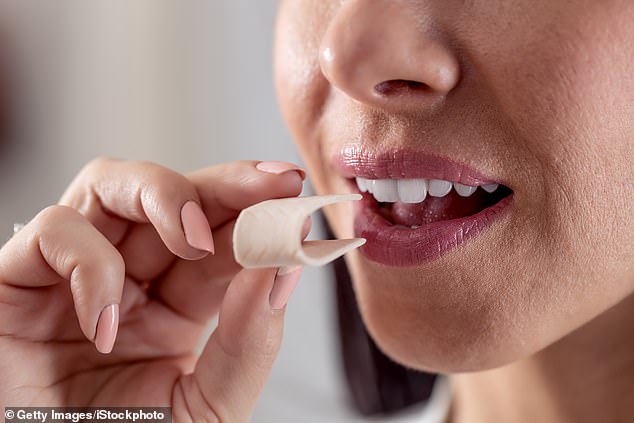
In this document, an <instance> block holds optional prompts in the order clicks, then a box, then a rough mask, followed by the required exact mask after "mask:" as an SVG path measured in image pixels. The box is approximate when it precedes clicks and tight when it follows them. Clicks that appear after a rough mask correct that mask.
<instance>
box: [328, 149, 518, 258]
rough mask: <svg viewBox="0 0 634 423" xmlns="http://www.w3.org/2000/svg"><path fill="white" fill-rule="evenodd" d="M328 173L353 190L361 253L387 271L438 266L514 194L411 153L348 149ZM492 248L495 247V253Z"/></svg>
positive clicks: (463, 169)
mask: <svg viewBox="0 0 634 423" xmlns="http://www.w3.org/2000/svg"><path fill="white" fill-rule="evenodd" d="M333 166H334V168H335V169H336V170H337V171H338V173H340V174H341V176H343V177H344V178H345V179H347V181H348V183H349V186H350V189H352V190H353V191H356V190H357V189H358V191H359V192H360V193H362V194H363V199H362V201H359V202H358V203H355V205H354V210H355V213H354V222H353V223H354V235H355V237H358V238H365V239H366V240H367V242H366V244H365V245H363V246H362V247H361V248H360V252H361V254H362V255H363V256H365V257H366V258H367V259H369V260H372V261H375V262H378V263H381V264H385V265H388V266H414V265H420V264H424V263H426V262H429V261H432V260H435V259H437V258H439V257H441V256H443V255H444V254H446V253H448V252H449V251H452V250H455V249H456V248H458V247H460V246H462V245H463V244H465V243H466V242H468V241H469V240H470V239H472V238H474V237H476V236H477V235H478V234H480V233H482V232H483V231H484V230H486V229H487V228H489V227H490V226H492V225H494V224H495V222H497V221H499V219H500V218H501V217H502V216H504V215H505V214H506V212H507V211H508V210H510V209H511V207H510V205H511V204H512V203H513V201H512V200H513V197H514V195H513V190H512V189H511V188H510V187H509V186H505V185H503V184H502V183H501V182H500V181H499V180H498V179H496V178H494V177H491V176H488V175H485V174H483V173H481V172H479V171H478V170H477V169H474V168H472V167H469V166H467V165H465V164H463V163H460V162H456V161H454V160H451V159H448V158H446V157H442V156H438V155H435V154H429V153H425V152H420V151H411V150H392V151H385V150H382V151H376V150H373V149H370V148H366V147H364V146H363V145H359V144H352V145H346V146H344V148H342V150H341V151H340V152H339V154H337V155H336V156H334V158H333ZM492 248H494V246H492Z"/></svg>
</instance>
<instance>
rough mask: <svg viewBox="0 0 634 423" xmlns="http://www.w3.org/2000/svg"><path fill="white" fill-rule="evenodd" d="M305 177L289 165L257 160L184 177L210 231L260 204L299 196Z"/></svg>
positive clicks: (299, 170) (301, 171) (238, 162)
mask: <svg viewBox="0 0 634 423" xmlns="http://www.w3.org/2000/svg"><path fill="white" fill-rule="evenodd" d="M304 177H305V173H304V171H303V170H302V169H301V168H300V167H298V166H297V165H294V164H292V163H285V162H259V161H236V162H232V163H228V164H226V165H223V166H214V167H211V168H207V169H202V170H198V171H195V172H192V173H190V174H188V175H187V178H188V179H189V180H190V181H191V183H192V184H193V185H194V186H195V187H196V191H197V192H198V195H199V197H200V202H201V205H202V208H203V211H204V212H205V214H206V215H207V219H208V220H209V224H210V226H211V227H212V228H215V227H218V226H221V225H224V224H225V223H227V222H229V221H230V220H232V219H235V217H236V216H237V215H238V214H239V213H240V211H241V210H242V209H245V208H247V207H249V206H252V205H253V204H256V203H259V202H261V201H265V200H270V199H273V198H286V197H296V196H298V195H299V194H300V193H301V192H302V182H303V180H304ZM217 181H222V183H218V182H217Z"/></svg>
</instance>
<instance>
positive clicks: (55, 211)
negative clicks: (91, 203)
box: [33, 205, 80, 232]
mask: <svg viewBox="0 0 634 423" xmlns="http://www.w3.org/2000/svg"><path fill="white" fill-rule="evenodd" d="M79 216H80V215H79V214H78V212H77V211H76V210H75V209H73V208H71V207H68V206H61V205H52V206H48V207H46V208H45V209H43V210H42V211H40V212H39V213H38V214H37V216H35V218H34V219H33V224H34V225H35V227H36V230H37V231H38V232H40V231H45V230H47V229H49V228H51V227H53V226H54V225H57V224H60V223H62V222H66V221H68V220H71V219H73V220H75V219H77V218H78V217H79Z"/></svg>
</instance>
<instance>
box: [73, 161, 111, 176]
mask: <svg viewBox="0 0 634 423" xmlns="http://www.w3.org/2000/svg"><path fill="white" fill-rule="evenodd" d="M112 161H113V159H112V158H110V157H107V156H98V157H95V158H94V159H92V160H91V161H89V162H88V163H86V165H85V166H84V167H83V168H82V169H81V170H80V171H79V175H82V176H83V175H94V174H98V173H99V172H100V171H102V170H103V169H104V168H106V167H108V166H109V165H110V164H111V163H112Z"/></svg>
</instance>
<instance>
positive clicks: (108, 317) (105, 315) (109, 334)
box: [95, 304, 119, 354]
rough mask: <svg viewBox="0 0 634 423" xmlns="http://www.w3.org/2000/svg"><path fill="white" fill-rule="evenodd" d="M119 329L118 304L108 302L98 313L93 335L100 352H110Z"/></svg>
mask: <svg viewBox="0 0 634 423" xmlns="http://www.w3.org/2000/svg"><path fill="white" fill-rule="evenodd" d="M118 330H119V304H110V305H109V306H107V307H105V308H104V309H103V310H102V311H101V314H100V315H99V320H98V321H97V334H96V336H95V347H97V351H99V352H100V353H102V354H110V352H111V351H112V348H113V347H114V341H115V339H117V331H118Z"/></svg>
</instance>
